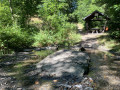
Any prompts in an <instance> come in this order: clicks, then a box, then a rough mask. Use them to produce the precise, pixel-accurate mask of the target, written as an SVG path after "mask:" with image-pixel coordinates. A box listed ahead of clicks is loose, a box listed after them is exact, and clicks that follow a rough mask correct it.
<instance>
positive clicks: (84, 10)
mask: <svg viewBox="0 0 120 90" xmlns="http://www.w3.org/2000/svg"><path fill="white" fill-rule="evenodd" d="M103 8H104V5H103V6H101V7H99V6H97V5H96V4H95V0H78V2H77V9H76V10H75V11H74V13H73V14H72V16H73V17H74V16H77V19H78V21H79V22H83V20H82V19H83V18H84V17H86V16H88V15H89V14H91V13H92V12H93V11H95V10H98V11H100V12H104V9H103Z"/></svg>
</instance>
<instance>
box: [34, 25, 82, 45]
mask: <svg viewBox="0 0 120 90" xmlns="http://www.w3.org/2000/svg"><path fill="white" fill-rule="evenodd" d="M68 27H69V28H68ZM72 29H73V30H75V29H76V27H75V25H74V24H66V27H65V28H61V29H60V31H59V32H57V33H55V32H53V31H50V30H45V31H42V30H41V31H40V32H39V33H38V34H37V35H35V37H34V39H35V43H34V44H33V46H37V47H41V46H48V45H53V44H58V45H59V44H60V45H73V44H74V43H76V42H79V41H80V40H81V36H80V34H76V31H73V30H72Z"/></svg>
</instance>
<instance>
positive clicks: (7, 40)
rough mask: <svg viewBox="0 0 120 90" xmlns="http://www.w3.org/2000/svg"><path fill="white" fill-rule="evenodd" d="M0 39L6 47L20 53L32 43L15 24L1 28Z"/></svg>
mask: <svg viewBox="0 0 120 90" xmlns="http://www.w3.org/2000/svg"><path fill="white" fill-rule="evenodd" d="M0 39H1V41H2V42H3V43H4V45H5V46H6V47H8V48H10V49H13V50H15V51H21V50H23V49H24V48H27V47H30V46H31V45H32V43H33V39H32V38H31V37H29V35H28V34H27V33H26V32H24V31H22V29H21V28H20V27H19V26H18V25H16V24H14V25H13V26H7V27H5V28H2V29H1V31H0Z"/></svg>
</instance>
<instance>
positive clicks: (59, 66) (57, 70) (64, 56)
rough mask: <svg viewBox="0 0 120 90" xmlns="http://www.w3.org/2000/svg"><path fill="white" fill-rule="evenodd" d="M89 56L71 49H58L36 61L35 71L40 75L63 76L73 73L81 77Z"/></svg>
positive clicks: (86, 66)
mask: <svg viewBox="0 0 120 90" xmlns="http://www.w3.org/2000/svg"><path fill="white" fill-rule="evenodd" d="M89 60H90V58H89V56H88V55H87V54H86V53H83V52H79V51H72V50H60V51H57V52H55V53H54V54H52V55H49V56H48V57H46V58H45V59H43V60H42V61H40V62H39V63H37V71H38V73H39V74H40V75H42V76H53V77H64V76H67V75H73V76H77V77H82V76H83V74H84V73H85V72H86V70H87V69H88V64H89V63H88V62H89Z"/></svg>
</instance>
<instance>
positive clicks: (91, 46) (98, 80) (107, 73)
mask: <svg viewBox="0 0 120 90" xmlns="http://www.w3.org/2000/svg"><path fill="white" fill-rule="evenodd" d="M101 35H105V34H87V35H82V44H81V45H82V46H83V47H85V48H86V50H87V51H86V52H87V53H88V54H89V56H90V58H91V67H90V73H89V76H90V77H92V78H93V79H94V81H95V89H96V90H120V58H119V59H118V58H117V57H119V56H115V55H114V54H112V53H110V52H109V50H110V49H108V48H106V47H105V46H104V45H100V44H99V43H98V38H99V37H100V36H101Z"/></svg>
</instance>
